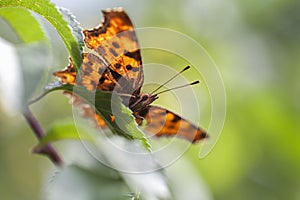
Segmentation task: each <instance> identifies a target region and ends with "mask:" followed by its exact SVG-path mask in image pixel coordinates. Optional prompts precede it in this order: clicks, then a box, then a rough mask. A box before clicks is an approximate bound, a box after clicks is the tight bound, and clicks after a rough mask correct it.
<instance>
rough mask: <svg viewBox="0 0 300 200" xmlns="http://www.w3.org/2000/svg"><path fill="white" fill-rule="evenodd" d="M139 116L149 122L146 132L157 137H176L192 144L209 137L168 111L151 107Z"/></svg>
mask: <svg viewBox="0 0 300 200" xmlns="http://www.w3.org/2000/svg"><path fill="white" fill-rule="evenodd" d="M139 114H140V116H141V117H143V118H144V119H145V120H146V121H147V124H146V126H145V131H147V132H149V133H152V134H155V136H158V137H160V136H175V137H180V138H184V139H187V140H189V141H190V142H192V143H194V142H196V141H198V140H201V139H204V138H207V137H208V135H207V133H206V132H205V131H204V130H202V129H200V128H198V127H196V126H195V125H193V124H192V123H191V122H189V121H187V120H186V119H183V118H181V117H180V116H179V115H177V114H175V113H173V112H171V111H169V110H167V109H164V108H160V107H158V106H149V107H148V108H147V109H146V110H144V111H143V112H141V113H139Z"/></svg>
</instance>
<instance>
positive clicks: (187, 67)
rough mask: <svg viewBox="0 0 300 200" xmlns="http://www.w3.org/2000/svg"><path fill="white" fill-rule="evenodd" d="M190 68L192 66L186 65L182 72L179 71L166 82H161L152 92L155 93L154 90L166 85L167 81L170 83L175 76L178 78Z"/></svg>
mask: <svg viewBox="0 0 300 200" xmlns="http://www.w3.org/2000/svg"><path fill="white" fill-rule="evenodd" d="M189 68H190V66H186V67H185V68H184V69H182V70H181V71H180V72H178V73H177V74H175V75H174V76H173V77H171V78H170V79H169V80H167V81H166V82H164V83H163V84H161V85H160V86H159V87H158V88H156V89H155V90H153V91H152V92H151V93H150V94H153V93H154V92H156V91H158V90H159V89H160V88H162V87H163V86H165V85H166V84H167V83H169V82H170V81H172V80H173V79H174V78H176V77H177V76H179V75H180V74H182V73H183V72H184V71H186V70H188V69H189Z"/></svg>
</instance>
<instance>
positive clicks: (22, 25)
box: [0, 7, 48, 43]
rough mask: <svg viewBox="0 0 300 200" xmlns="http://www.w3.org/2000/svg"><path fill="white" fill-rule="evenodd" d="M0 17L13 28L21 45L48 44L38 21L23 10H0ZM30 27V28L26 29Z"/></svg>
mask: <svg viewBox="0 0 300 200" xmlns="http://www.w3.org/2000/svg"><path fill="white" fill-rule="evenodd" d="M0 16H1V17H2V18H3V19H4V20H5V21H6V22H7V23H8V24H9V25H10V26H11V27H12V28H13V30H14V31H15V32H16V34H17V36H18V37H19V39H20V40H21V42H23V43H32V42H45V43H48V39H47V38H46V36H45V34H44V32H43V31H42V30H41V27H40V24H39V23H38V21H37V20H36V19H35V18H34V17H33V16H32V15H31V13H30V12H29V11H28V10H26V9H23V8H16V7H4V8H0ZM29 26H30V28H28V27H29Z"/></svg>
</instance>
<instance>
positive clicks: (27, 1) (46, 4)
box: [0, 0, 83, 70]
mask: <svg viewBox="0 0 300 200" xmlns="http://www.w3.org/2000/svg"><path fill="white" fill-rule="evenodd" d="M2 7H14V8H18V9H20V7H22V8H26V9H29V10H31V11H34V12H36V13H38V14H40V15H41V16H43V17H44V18H45V19H47V20H48V21H49V22H50V23H51V24H52V26H53V27H54V28H55V29H56V30H57V32H58V34H59V35H60V36H61V38H62V40H63V42H64V43H65V45H66V47H67V49H68V51H69V53H70V56H71V58H72V60H73V63H74V65H75V68H76V70H78V69H79V68H80V66H81V62H82V58H81V48H82V45H83V43H82V41H81V42H78V41H77V40H76V38H75V37H74V35H73V34H72V31H71V29H70V27H71V26H69V24H68V23H67V22H66V21H65V19H64V16H63V15H62V14H61V13H60V12H59V10H58V9H57V8H56V6H55V5H54V4H53V3H51V2H50V1H48V0H2V1H0V10H1V9H3V8H2ZM70 19H71V18H70ZM71 22H73V21H71ZM28 26H30V24H28ZM27 28H28V27H27ZM30 28H31V27H30Z"/></svg>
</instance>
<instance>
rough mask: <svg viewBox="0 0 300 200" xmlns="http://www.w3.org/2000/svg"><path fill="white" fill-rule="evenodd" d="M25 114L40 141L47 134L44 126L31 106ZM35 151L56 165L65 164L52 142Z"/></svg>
mask: <svg viewBox="0 0 300 200" xmlns="http://www.w3.org/2000/svg"><path fill="white" fill-rule="evenodd" d="M23 115H24V117H25V119H26V121H27V123H28V124H29V126H30V128H31V129H32V130H33V132H34V134H35V136H36V137H37V138H38V140H39V141H40V140H41V139H42V138H43V137H44V135H45V133H44V131H43V129H42V127H41V126H40V124H39V123H38V121H37V120H36V118H35V117H34V116H33V114H32V113H31V111H30V110H29V108H26V109H25V111H24V112H23ZM34 152H35V153H40V154H44V155H46V156H47V157H48V158H49V159H50V160H51V161H52V162H53V163H54V164H55V165H56V166H59V167H62V166H63V161H62V159H61V158H60V156H59V155H58V153H57V152H56V150H55V149H54V148H53V146H52V145H51V144H47V145H45V146H44V147H43V148H42V149H40V150H39V151H34Z"/></svg>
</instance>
